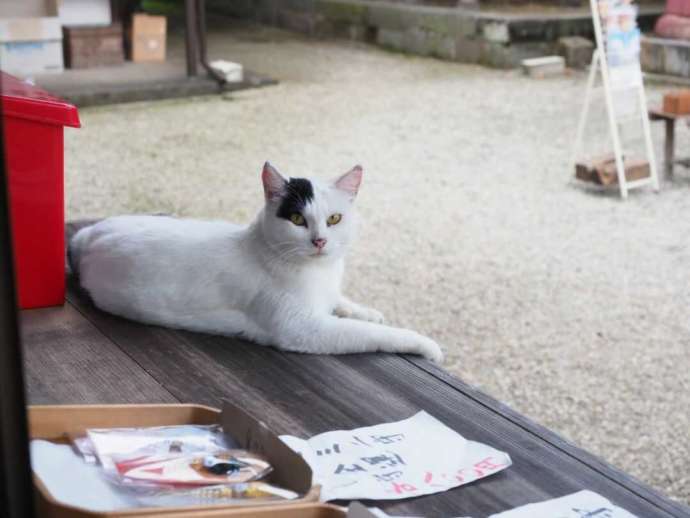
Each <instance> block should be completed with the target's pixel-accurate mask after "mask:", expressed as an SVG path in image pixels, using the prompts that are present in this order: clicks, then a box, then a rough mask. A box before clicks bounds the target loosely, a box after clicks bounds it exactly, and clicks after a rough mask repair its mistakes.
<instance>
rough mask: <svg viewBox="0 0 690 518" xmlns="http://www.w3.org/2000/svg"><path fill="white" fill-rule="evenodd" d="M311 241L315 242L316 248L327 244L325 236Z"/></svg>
mask: <svg viewBox="0 0 690 518" xmlns="http://www.w3.org/2000/svg"><path fill="white" fill-rule="evenodd" d="M311 242H312V243H313V244H314V246H315V247H316V248H318V249H319V250H321V249H322V248H323V247H324V246H326V240H325V239H323V238H319V239H312V240H311Z"/></svg>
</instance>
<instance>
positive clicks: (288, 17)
mask: <svg viewBox="0 0 690 518" xmlns="http://www.w3.org/2000/svg"><path fill="white" fill-rule="evenodd" d="M278 25H279V26H280V27H283V28H284V29H287V30H290V31H295V32H301V33H303V34H314V28H315V25H316V18H315V16H314V15H313V14H312V13H310V12H302V11H293V10H291V9H281V10H280V11H278Z"/></svg>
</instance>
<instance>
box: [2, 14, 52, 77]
mask: <svg viewBox="0 0 690 518" xmlns="http://www.w3.org/2000/svg"><path fill="white" fill-rule="evenodd" d="M0 67H2V70H3V71H4V72H8V73H10V74H13V75H16V76H20V77H29V76H32V75H34V74H43V73H46V72H62V70H63V60H62V27H61V25H60V20H59V19H58V18H57V17H54V16H43V17H36V18H4V19H0Z"/></svg>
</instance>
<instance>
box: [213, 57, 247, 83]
mask: <svg viewBox="0 0 690 518" xmlns="http://www.w3.org/2000/svg"><path fill="white" fill-rule="evenodd" d="M209 64H210V65H211V67H213V68H214V69H215V70H217V71H218V72H220V73H221V74H223V76H224V77H225V80H226V81H227V82H228V83H241V82H242V81H243V80H244V70H243V69H242V65H240V64H239V63H233V62H232V61H225V60H224V59H219V60H217V61H212V62H211V63H209Z"/></svg>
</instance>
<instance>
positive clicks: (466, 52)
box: [455, 38, 483, 63]
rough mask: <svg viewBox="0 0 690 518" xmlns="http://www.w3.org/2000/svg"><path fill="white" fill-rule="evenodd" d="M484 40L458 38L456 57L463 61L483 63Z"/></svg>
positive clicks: (456, 41)
mask: <svg viewBox="0 0 690 518" xmlns="http://www.w3.org/2000/svg"><path fill="white" fill-rule="evenodd" d="M482 47H483V42H482V40H478V39H471V38H457V39H456V40H455V59H456V60H457V61H459V62H461V63H481V61H482Z"/></svg>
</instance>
